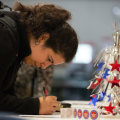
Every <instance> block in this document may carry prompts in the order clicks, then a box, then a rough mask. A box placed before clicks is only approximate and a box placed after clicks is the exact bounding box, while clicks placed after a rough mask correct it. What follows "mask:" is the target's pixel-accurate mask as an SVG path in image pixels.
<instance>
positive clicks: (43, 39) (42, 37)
mask: <svg viewBox="0 0 120 120" xmlns="http://www.w3.org/2000/svg"><path fill="white" fill-rule="evenodd" d="M49 38H50V34H49V33H44V34H42V35H40V37H39V38H38V42H39V43H40V44H44V43H45V42H46V41H47V40H48V39H49Z"/></svg>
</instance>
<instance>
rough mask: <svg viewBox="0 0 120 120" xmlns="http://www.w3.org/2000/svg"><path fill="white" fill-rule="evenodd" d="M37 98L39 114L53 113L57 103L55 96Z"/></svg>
mask: <svg viewBox="0 0 120 120" xmlns="http://www.w3.org/2000/svg"><path fill="white" fill-rule="evenodd" d="M39 100H40V110H39V114H41V115H47V114H52V113H54V112H55V111H56V108H57V106H58V105H59V102H58V101H57V97H56V96H46V97H40V98H39Z"/></svg>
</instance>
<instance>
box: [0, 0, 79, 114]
mask: <svg viewBox="0 0 120 120" xmlns="http://www.w3.org/2000/svg"><path fill="white" fill-rule="evenodd" d="M13 10H14V11H12V12H7V11H0V19H4V18H8V19H10V20H11V19H12V21H14V24H15V28H16V31H17V32H15V31H14V30H13V29H11V27H10V25H6V23H4V22H0V111H7V112H15V113H19V114H32V115H37V114H52V113H53V112H55V111H56V108H57V106H58V104H59V103H58V101H57V97H56V96H46V97H44V96H43V97H37V98H32V97H27V98H24V99H21V98H18V97H16V95H15V90H14V85H15V81H16V75H17V71H18V69H19V67H20V66H21V61H24V62H25V63H26V64H28V65H32V66H35V67H37V68H41V69H46V68H47V67H48V66H50V65H58V64H62V63H65V62H70V61H71V60H72V58H73V57H74V56H75V53H76V51H77V47H78V39H77V35H76V32H75V31H74V29H73V28H72V27H71V26H70V24H69V23H68V22H67V20H69V19H70V18H71V14H70V12H69V11H67V10H65V9H63V8H60V7H57V6H55V5H53V4H43V5H41V4H37V5H34V6H26V5H23V4H22V3H20V2H16V4H15V6H14V7H13ZM13 35H14V36H16V37H13Z"/></svg>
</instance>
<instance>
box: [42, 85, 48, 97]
mask: <svg viewBox="0 0 120 120" xmlns="http://www.w3.org/2000/svg"><path fill="white" fill-rule="evenodd" d="M43 91H44V94H45V96H48V93H47V89H46V88H45V86H43Z"/></svg>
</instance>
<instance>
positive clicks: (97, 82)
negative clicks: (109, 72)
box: [90, 78, 103, 89]
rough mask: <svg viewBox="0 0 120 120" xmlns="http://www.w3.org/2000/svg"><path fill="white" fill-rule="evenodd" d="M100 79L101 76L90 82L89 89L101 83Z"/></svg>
mask: <svg viewBox="0 0 120 120" xmlns="http://www.w3.org/2000/svg"><path fill="white" fill-rule="evenodd" d="M102 80H103V79H102V78H96V81H95V83H92V84H91V87H90V89H94V88H95V87H97V86H98V85H99V84H100V83H101V81H102Z"/></svg>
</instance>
